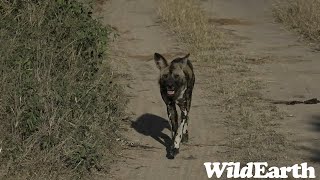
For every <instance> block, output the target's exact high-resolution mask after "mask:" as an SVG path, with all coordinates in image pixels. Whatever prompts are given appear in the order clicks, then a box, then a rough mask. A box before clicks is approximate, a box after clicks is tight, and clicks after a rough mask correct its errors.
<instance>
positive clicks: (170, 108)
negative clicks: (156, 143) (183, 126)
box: [167, 103, 178, 139]
mask: <svg viewBox="0 0 320 180" xmlns="http://www.w3.org/2000/svg"><path fill="white" fill-rule="evenodd" d="M167 112H168V117H169V119H170V122H171V134H172V139H174V137H175V135H176V133H177V129H178V114H177V110H176V106H175V104H174V103H169V104H168V105H167Z"/></svg>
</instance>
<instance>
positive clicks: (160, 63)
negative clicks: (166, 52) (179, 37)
mask: <svg viewBox="0 0 320 180" xmlns="http://www.w3.org/2000/svg"><path fill="white" fill-rule="evenodd" d="M154 61H155V63H156V65H157V67H158V69H160V70H161V69H163V68H165V67H167V66H168V62H167V60H166V59H165V58H164V57H163V56H162V55H161V54H159V53H154Z"/></svg>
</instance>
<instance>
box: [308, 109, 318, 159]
mask: <svg viewBox="0 0 320 180" xmlns="http://www.w3.org/2000/svg"><path fill="white" fill-rule="evenodd" d="M310 123H311V125H312V130H314V131H316V132H317V133H318V135H319V137H320V115H314V116H312V118H311V122H310ZM314 147H315V149H312V150H310V151H311V153H312V157H311V160H312V161H314V162H317V163H320V140H317V142H315V145H314Z"/></svg>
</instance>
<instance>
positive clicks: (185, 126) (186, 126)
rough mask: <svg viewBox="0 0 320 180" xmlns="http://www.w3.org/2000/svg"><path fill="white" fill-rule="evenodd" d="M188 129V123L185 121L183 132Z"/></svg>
mask: <svg viewBox="0 0 320 180" xmlns="http://www.w3.org/2000/svg"><path fill="white" fill-rule="evenodd" d="M187 130H188V123H185V124H184V126H183V131H182V132H183V134H185V133H187Z"/></svg>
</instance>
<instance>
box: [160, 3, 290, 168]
mask: <svg viewBox="0 0 320 180" xmlns="http://www.w3.org/2000/svg"><path fill="white" fill-rule="evenodd" d="M159 3H160V8H159V15H160V17H161V19H162V22H163V23H164V25H165V26H166V27H169V29H170V30H172V32H173V33H174V34H175V35H176V36H178V37H179V40H180V41H181V42H183V43H185V45H186V47H187V49H188V50H189V51H190V52H191V53H192V56H193V59H192V60H193V62H194V64H195V69H196V75H197V76H198V77H199V76H203V77H206V78H202V80H201V82H199V81H198V84H197V88H203V89H204V90H206V92H207V99H208V101H209V102H211V105H213V106H212V108H220V109H222V110H223V114H225V120H224V124H225V125H226V126H227V127H228V135H229V139H228V140H227V145H228V147H229V149H228V150H227V152H226V154H225V155H226V156H225V160H226V161H241V162H249V161H268V162H271V163H280V160H281V159H282V158H284V152H285V149H286V148H287V146H289V144H287V143H286V140H285V138H284V136H283V135H281V134H279V133H277V132H276V131H275V130H274V129H273V128H274V125H276V123H275V122H276V121H277V120H279V119H280V118H281V114H280V113H279V112H278V110H277V108H276V107H275V106H274V105H270V104H268V103H267V102H265V101H264V100H263V99H262V97H261V95H260V94H259V89H260V88H262V87H263V82H260V81H256V80H254V78H253V76H252V75H253V74H254V72H252V70H251V69H250V65H249V62H250V61H249V60H248V59H246V58H245V56H244V55H235V54H234V53H233V52H231V51H230V50H229V48H227V47H231V46H234V44H230V43H229V42H228V40H227V38H228V35H226V34H224V33H223V31H222V30H221V29H219V28H217V27H215V26H214V25H213V24H212V23H210V19H209V18H208V17H207V16H206V14H205V13H204V12H203V11H202V10H201V7H199V1H197V0H163V1H159ZM198 80H199V78H198ZM212 82H214V83H212ZM212 102H214V104H212Z"/></svg>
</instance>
